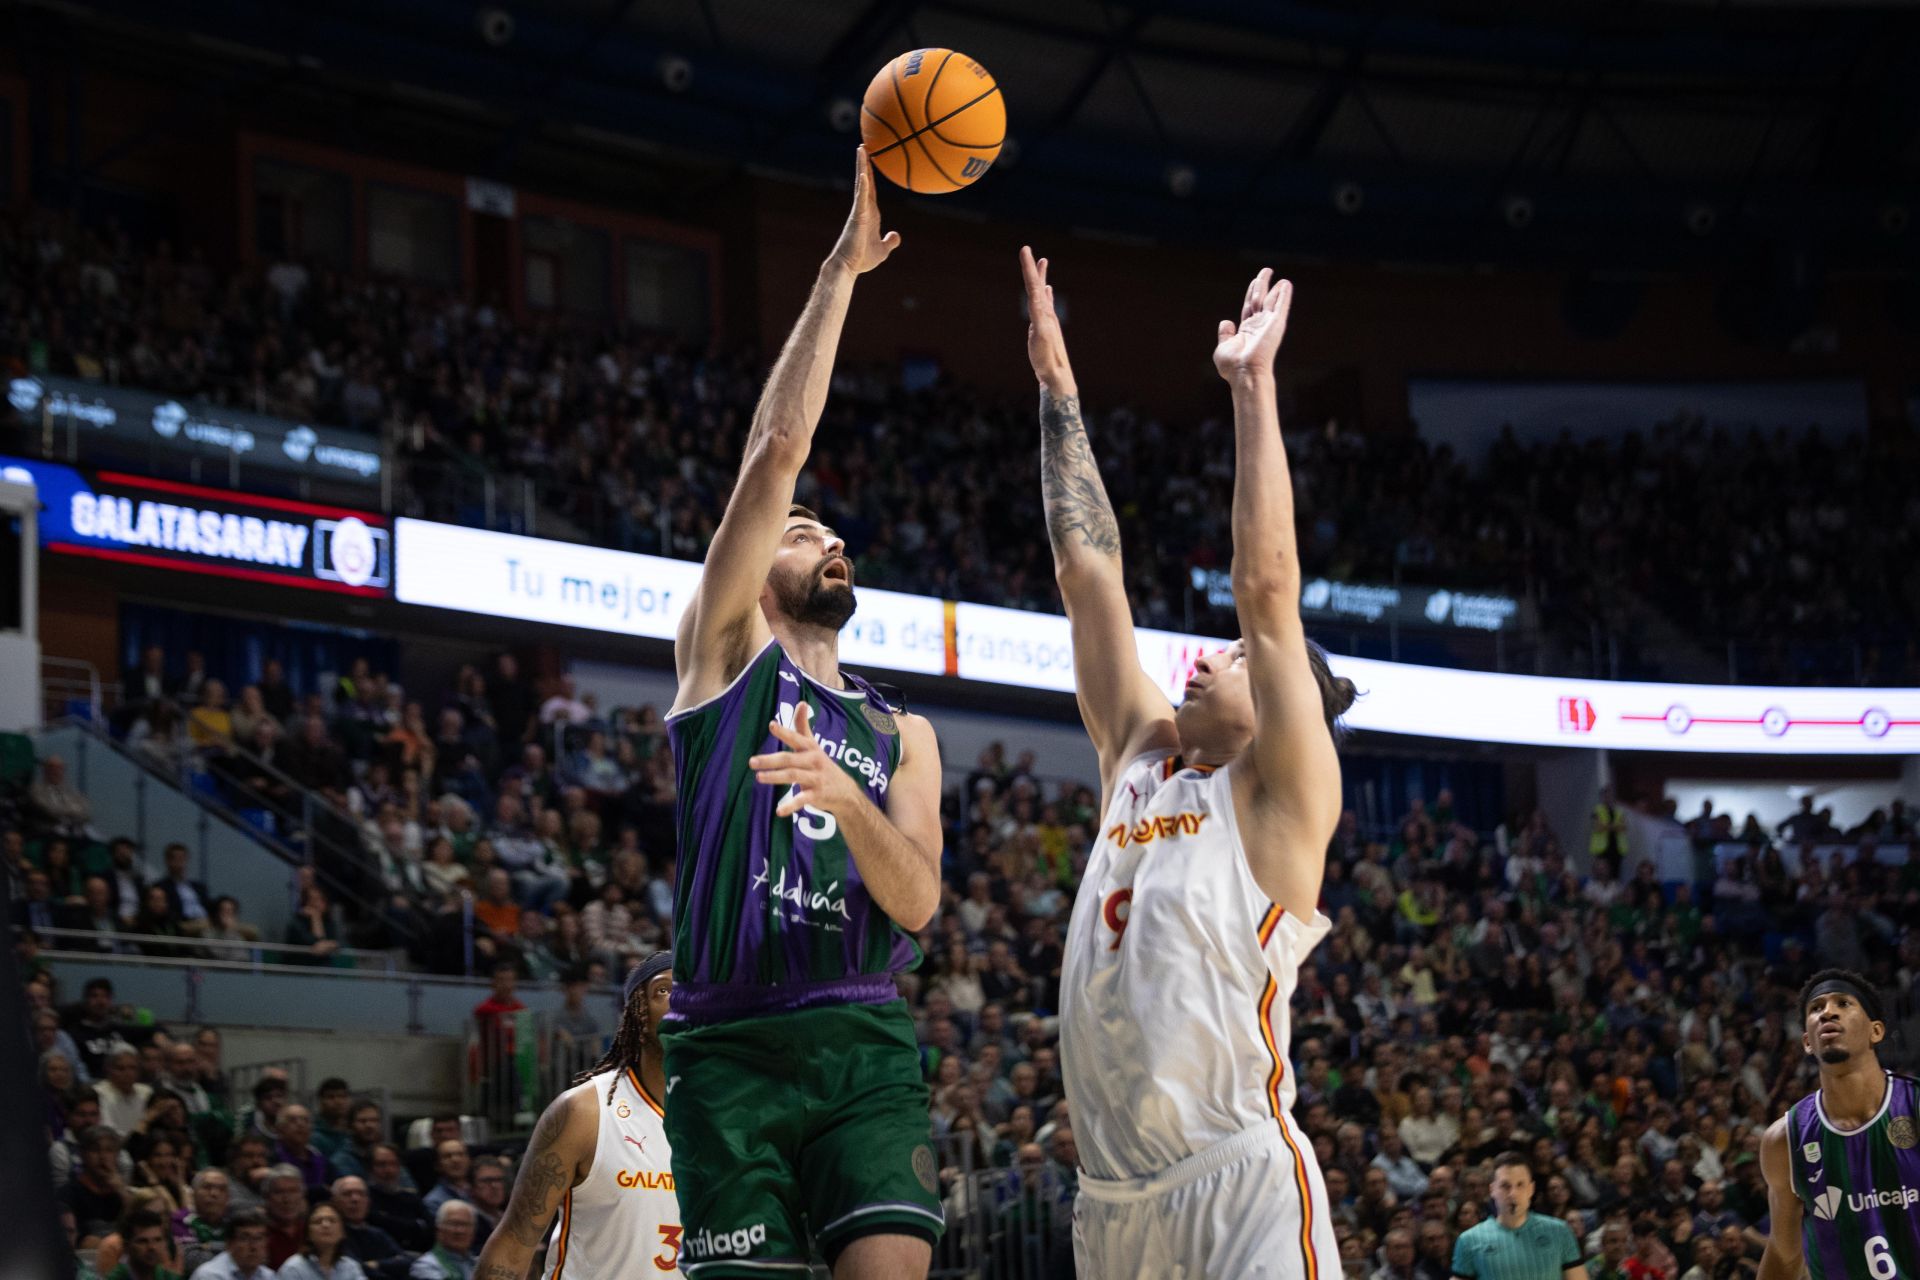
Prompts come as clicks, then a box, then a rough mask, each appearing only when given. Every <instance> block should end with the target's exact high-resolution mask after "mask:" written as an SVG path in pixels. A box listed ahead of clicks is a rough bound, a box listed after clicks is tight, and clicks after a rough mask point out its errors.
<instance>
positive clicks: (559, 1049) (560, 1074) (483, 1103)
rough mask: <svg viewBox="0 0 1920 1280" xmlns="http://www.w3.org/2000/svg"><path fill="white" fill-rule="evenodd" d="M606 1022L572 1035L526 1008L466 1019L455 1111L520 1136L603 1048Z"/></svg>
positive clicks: (495, 1130) (496, 1130) (497, 1130)
mask: <svg viewBox="0 0 1920 1280" xmlns="http://www.w3.org/2000/svg"><path fill="white" fill-rule="evenodd" d="M610 1034H611V1028H609V1029H608V1031H607V1032H603V1033H602V1034H601V1035H599V1036H598V1037H595V1038H592V1039H586V1040H581V1039H575V1038H574V1037H572V1036H569V1035H567V1034H565V1033H564V1032H561V1031H559V1030H558V1029H556V1028H555V1026H554V1024H553V1019H552V1018H551V1017H550V1016H549V1015H547V1014H543V1013H534V1012H532V1011H530V1010H528V1011H522V1012H520V1013H513V1014H503V1015H501V1016H499V1017H497V1018H491V1019H486V1020H481V1019H478V1018H469V1019H468V1020H467V1035H466V1050H467V1053H466V1065H465V1070H464V1071H463V1072H462V1074H461V1094H460V1101H461V1107H460V1109H461V1111H463V1112H464V1113H466V1114H468V1115H473V1116H479V1117H481V1118H482V1119H484V1120H485V1121H486V1122H487V1125H488V1127H489V1128H490V1129H491V1130H492V1132H493V1133H495V1134H496V1135H500V1136H524V1135H525V1134H528V1133H530V1132H532V1130H533V1124H534V1121H536V1120H538V1119H539V1118H540V1112H541V1111H542V1110H544V1109H545V1107H546V1105H547V1104H548V1103H549V1102H551V1101H553V1099H555V1098H557V1097H559V1096H560V1094H561V1093H562V1092H564V1091H565V1090H566V1089H567V1088H569V1087H570V1086H571V1085H572V1084H573V1079H574V1077H575V1076H577V1075H579V1074H580V1073H581V1072H583V1071H586V1070H588V1069H590V1068H591V1067H592V1066H593V1065H594V1064H595V1063H596V1062H598V1061H600V1058H601V1057H602V1055H604V1054H605V1053H606V1046H607V1043H608V1039H609V1036H610Z"/></svg>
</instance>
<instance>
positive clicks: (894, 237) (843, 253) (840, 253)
mask: <svg viewBox="0 0 1920 1280" xmlns="http://www.w3.org/2000/svg"><path fill="white" fill-rule="evenodd" d="M899 247H900V233H899V232H898V231H888V232H886V233H885V234H882V233H881V231H880V200H879V197H878V196H876V195H875V194H874V182H873V162H872V161H870V160H868V159H867V149H866V148H865V147H864V146H862V147H855V148H854V151H853V210H852V212H850V213H848V214H847V225H846V226H845V227H843V228H842V229H841V231H840V240H839V242H838V243H837V244H835V245H834V246H833V253H832V254H831V255H829V256H828V259H827V260H828V261H829V262H833V263H837V264H838V265H840V266H842V267H845V268H846V269H847V271H849V272H850V273H852V274H853V275H856V276H857V275H860V274H861V273H863V272H867V271H871V270H873V269H874V268H875V267H877V266H879V265H880V264H881V263H883V262H885V261H886V260H887V256H888V255H889V254H891V253H892V252H893V251H894V250H895V249H898V248H899Z"/></svg>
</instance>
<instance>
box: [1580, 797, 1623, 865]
mask: <svg viewBox="0 0 1920 1280" xmlns="http://www.w3.org/2000/svg"><path fill="white" fill-rule="evenodd" d="M1587 852H1588V853H1589V854H1591V855H1593V856H1594V857H1595V858H1612V859H1613V860H1614V861H1615V863H1618V862H1619V860H1620V859H1621V858H1624V857H1626V855H1627V811H1626V810H1625V809H1623V808H1621V807H1620V806H1619V805H1618V804H1616V803H1615V802H1614V798H1613V787H1612V786H1610V785H1609V786H1604V787H1602V788H1600V801H1599V803H1598V804H1596V805H1594V806H1593V821H1592V827H1591V833H1590V834H1589V835H1588V837H1587Z"/></svg>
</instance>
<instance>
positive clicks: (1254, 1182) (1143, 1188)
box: [1073, 1118, 1341, 1280]
mask: <svg viewBox="0 0 1920 1280" xmlns="http://www.w3.org/2000/svg"><path fill="white" fill-rule="evenodd" d="M1282 1125H1285V1126H1286V1127H1285V1129H1284V1131H1283V1129H1282V1127H1281V1126H1282ZM1073 1255H1074V1261H1075V1264H1076V1268H1077V1272H1078V1275H1079V1277H1080V1280H1136V1278H1137V1280H1248V1278H1249V1277H1261V1278H1262V1280H1341V1270H1340V1250H1339V1246H1338V1245H1337V1244H1336V1243H1335V1242H1334V1238H1333V1219H1332V1218H1331V1217H1330V1216H1329V1214H1328V1212H1327V1188H1326V1184H1325V1183H1324V1182H1323V1181H1322V1180H1321V1177H1320V1169H1319V1166H1318V1164H1317V1163H1316V1162H1315V1161H1314V1158H1313V1148H1312V1147H1311V1146H1309V1145H1308V1143H1307V1139H1306V1136H1305V1135H1304V1134H1302V1133H1301V1132H1300V1130H1299V1128H1298V1126H1296V1125H1295V1124H1294V1123H1293V1121H1292V1120H1291V1118H1288V1119H1285V1120H1282V1121H1280V1122H1277V1123H1276V1122H1275V1121H1272V1120H1269V1121H1266V1122H1264V1123H1262V1124H1259V1125H1255V1126H1254V1127H1253V1128H1251V1129H1246V1130H1243V1131H1242V1132H1240V1133H1238V1134H1235V1135H1234V1136H1233V1137H1231V1138H1227V1139H1225V1140H1224V1141H1222V1142H1218V1143H1215V1144H1214V1145H1213V1146H1211V1147H1208V1148H1207V1149H1206V1150H1204V1151H1200V1152H1197V1153H1195V1154H1194V1155H1191V1156H1189V1157H1187V1158H1186V1159H1185V1160H1182V1161H1181V1162H1180V1163H1179V1164H1176V1165H1173V1166H1172V1167H1171V1168H1167V1169H1163V1170H1161V1171H1160V1172H1159V1173H1157V1174H1154V1175H1153V1176H1152V1177H1147V1178H1132V1179H1128V1180H1126V1181H1111V1180H1108V1179H1104V1178H1092V1177H1088V1176H1086V1175H1085V1174H1082V1175H1081V1177H1080V1196H1079V1199H1078V1200H1077V1201H1076V1202H1075V1204H1074V1210H1073Z"/></svg>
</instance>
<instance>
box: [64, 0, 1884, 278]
mask: <svg viewBox="0 0 1920 1280" xmlns="http://www.w3.org/2000/svg"><path fill="white" fill-rule="evenodd" d="M30 7H31V6H30ZM39 7H42V8H50V7H52V6H48V5H45V4H42V5H40V6H39ZM59 7H60V8H61V9H62V10H63V11H65V12H68V13H74V12H85V13H88V14H95V15H99V16H100V17H101V18H102V19H103V20H108V21H113V22H121V23H136V24H140V25H142V26H144V27H146V28H148V29H150V30H157V31H160V32H165V33H178V32H187V33H192V35H193V36H195V37H196V38H199V39H201V40H202V42H203V44H205V43H206V42H208V41H212V42H216V43H220V44H223V45H230V46H233V47H235V48H239V49H243V50H253V51H255V52H257V53H259V54H261V55H263V56H266V57H269V58H281V59H285V60H287V62H288V64H289V65H290V66H302V67H305V68H306V69H307V70H308V71H309V72H310V73H311V72H324V73H339V74H342V75H345V76H350V77H355V78H357V79H358V80H359V81H360V82H361V83H363V84H366V85H370V86H371V85H378V84H385V85H387V86H391V87H397V88H404V89H405V90H408V91H412V92H414V93H416V94H421V93H424V94H428V95H438V97H439V98H440V100H441V101H442V102H443V103H444V104H445V105H446V106H447V108H448V109H449V110H458V109H461V108H462V107H465V108H467V109H470V110H477V111H480V112H483V113H485V114H486V115H487V116H488V117H490V118H491V119H493V120H495V121H498V122H501V123H503V124H504V125H505V128H504V129H503V132H502V137H503V139H505V141H504V142H503V152H502V154H503V156H505V157H508V159H510V150H509V149H510V148H511V147H512V146H515V145H519V144H520V143H522V142H524V141H525V140H526V139H528V138H530V137H535V136H538V135H540V134H542V133H549V134H550V133H552V132H554V131H556V130H571V131H572V132H573V134H574V135H575V136H578V137H585V138H589V139H598V140H601V141H604V142H606V143H608V144H609V145H617V144H619V143H620V142H621V141H622V140H632V141H636V142H639V143H643V144H644V145H645V146H646V147H647V148H648V149H649V150H650V151H651V152H652V153H654V154H657V155H662V156H665V157H668V158H672V157H676V156H677V157H680V158H682V159H685V160H687V161H689V162H694V163H699V164H705V165H708V166H713V165H719V166H722V167H725V166H734V167H738V166H749V167H752V168H754V169H756V170H759V171H771V172H775V173H780V174H785V175H792V176H796V177H800V178H803V179H807V178H811V179H813V180H819V179H820V178H821V177H822V175H826V174H835V173H837V172H838V169H839V165H840V159H839V157H840V156H842V155H843V154H844V148H845V146H846V145H847V143H848V142H849V141H851V138H852V134H851V132H850V130H851V128H852V123H851V121H850V119H849V118H848V111H847V105H846V104H848V103H857V102H858V101H859V98H860V94H861V91H862V90H863V88H864V86H865V84H866V81H867V80H868V78H869V77H870V76H871V75H872V74H873V72H874V71H875V70H876V69H877V68H878V67H879V66H881V65H882V64H883V63H884V62H885V61H886V60H887V59H888V58H890V57H891V56H893V55H894V54H895V53H898V52H900V51H903V50H906V49H910V48H914V47H919V46H924V45H944V46H948V47H952V48H958V49H961V50H964V51H965V52H967V53H969V54H971V55H972V56H974V57H975V58H977V59H979V60H980V61H981V62H982V63H984V64H985V65H986V66H987V67H988V68H989V69H990V70H991V71H992V72H993V74H994V75H995V77H996V78H997V79H998V80H999V82H1000V84H1001V85H1002V87H1003V88H1004V90H1005V92H1006V95H1007V101H1008V106H1009V117H1010V124H1009V132H1010V137H1011V139H1012V142H1013V151H1012V153H1011V154H1010V155H1009V156H1008V157H1007V158H1006V161H1005V162H1004V163H1003V164H1002V165H1001V166H1000V168H1001V172H998V173H996V174H995V175H994V178H993V181H991V182H988V183H983V184H982V186H981V188H980V189H979V190H978V191H977V192H974V193H970V194H969V195H968V196H967V197H966V198H965V201H966V208H967V209H968V210H969V211H972V212H978V213H988V214H990V213H993V212H995V211H997V210H1000V209H1017V210H1018V211H1020V212H1022V213H1027V214H1041V215H1043V216H1051V217H1055V218H1059V219H1062V220H1065V221H1067V222H1069V223H1071V224H1073V225H1077V226H1084V227H1089V228H1096V229H1102V230H1108V231H1112V232H1117V233H1121V234H1128V235H1145V236H1149V237H1171V238H1205V239H1208V240H1214V241H1218V240H1221V239H1227V240H1229V241H1230V242H1238V243H1242V244H1244V245H1246V246H1247V247H1248V248H1250V249H1255V250H1260V249H1271V248H1272V247H1274V246H1279V245H1287V246H1293V247H1302V248H1306V249H1308V250H1310V251H1313V252H1320V253H1326V254H1348V253H1361V254H1368V255H1373V256H1380V257H1389V258H1392V257H1407V258H1410V259H1423V258H1436V257H1437V258H1442V259H1449V260H1460V259H1466V260H1476V261H1477V260H1489V261H1500V260H1512V259H1519V260H1527V259H1546V260H1560V261H1565V260H1568V259H1572V260H1575V261H1590V262H1594V263H1616V262H1617V263H1621V264H1635V263H1637V264H1644V265H1659V264H1663V263H1674V262H1680V263H1684V262H1688V261H1695V260H1699V259H1702V258H1707V259H1712V258H1713V257H1715V256H1725V255H1729V254H1751V253H1754V252H1761V253H1791V254H1801V255H1814V256H1815V257H1817V258H1818V259H1819V260H1820V261H1821V262H1822V263H1823V264H1825V265H1828V266H1839V267H1869V268H1877V269H1884V268H1903V267H1910V266H1911V265H1912V263H1913V261H1914V259H1915V257H1916V253H1915V246H1916V244H1917V243H1920V228H1913V227H1910V226H1909V223H1910V221H1911V217H1912V214H1913V213H1914V212H1920V207H1916V206H1920V90H1917V89H1916V85H1920V6H1917V5H1916V4H1915V3H1912V2H1910V0H1909V2H1895V0H1880V2H1879V3H1848V4H1840V3H1832V2H1824V3H1815V2H1809V0H1800V2H1798V3H1786V2H1784V0H1638V2H1637V3H1636V2H1634V0H1598V2H1596V0H1577V2H1569V3H1518V2H1504V3H1503V2H1498V0H1436V2H1434V3H1426V4H1411V3H1399V2H1397V0H1371V2H1368V0H1359V2H1356V3H1349V4H1339V3H1309V2H1307V0H1258V2H1251V0H1238V2H1230V0H1140V2H1139V3H1132V4H1110V3H1104V2H1103V0H847V2H840V0H539V2H538V3H515V2H514V0H507V2H505V3H501V4H497V5H493V4H486V3H480V4H476V3H473V2H472V0H408V2H406V3H393V2H391V0H330V2H329V3H327V4H324V5H313V6H300V5H294V4H286V3H259V4H252V5H228V4H214V3H208V2H207V0H139V2H138V3H136V2H135V0H101V3H99V4H98V5H96V6H95V7H93V8H92V9H86V10H77V9H76V8H75V7H74V6H72V5H65V4H63V5H61V6H59ZM683 75H684V80H682V79H681V78H680V77H681V76H683ZM506 162H507V161H506V160H503V163H506ZM508 176H510V175H508ZM959 207H960V206H959V205H958V204H956V206H955V208H956V211H958V209H959Z"/></svg>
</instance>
